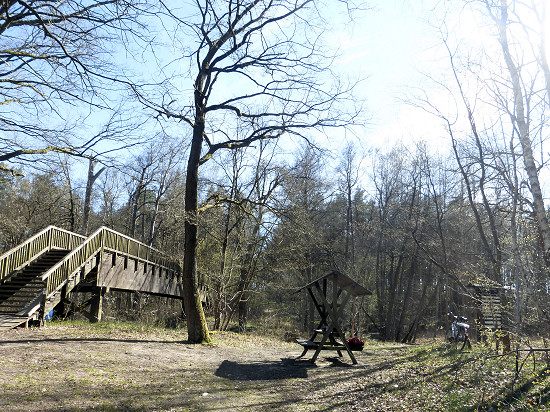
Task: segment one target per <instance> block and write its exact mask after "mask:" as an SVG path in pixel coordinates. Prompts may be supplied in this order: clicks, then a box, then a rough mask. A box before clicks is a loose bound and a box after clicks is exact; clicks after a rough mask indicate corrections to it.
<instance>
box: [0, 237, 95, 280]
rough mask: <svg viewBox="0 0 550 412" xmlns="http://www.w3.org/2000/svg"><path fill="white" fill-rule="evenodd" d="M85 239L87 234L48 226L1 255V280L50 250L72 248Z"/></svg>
mask: <svg viewBox="0 0 550 412" xmlns="http://www.w3.org/2000/svg"><path fill="white" fill-rule="evenodd" d="M85 239H86V237H85V236H81V235H78V234H76V233H72V232H69V231H68V230H64V229H60V228H58V227H55V226H48V227H47V228H46V229H44V230H43V231H42V232H40V233H37V234H36V235H34V236H32V237H31V238H29V239H27V240H26V241H25V242H23V243H21V244H20V245H19V246H17V247H15V248H13V249H11V250H9V251H7V252H6V253H4V254H3V255H2V256H0V281H1V280H2V279H4V278H6V277H8V276H9V275H10V274H12V273H13V272H15V271H16V270H19V269H21V268H23V267H24V266H26V265H27V264H28V263H29V262H31V261H32V260H34V259H35V258H37V257H38V256H40V255H41V254H42V253H44V252H46V251H48V250H51V249H64V250H71V249H74V248H75V247H77V246H78V245H80V244H81V243H82V242H84V240H85Z"/></svg>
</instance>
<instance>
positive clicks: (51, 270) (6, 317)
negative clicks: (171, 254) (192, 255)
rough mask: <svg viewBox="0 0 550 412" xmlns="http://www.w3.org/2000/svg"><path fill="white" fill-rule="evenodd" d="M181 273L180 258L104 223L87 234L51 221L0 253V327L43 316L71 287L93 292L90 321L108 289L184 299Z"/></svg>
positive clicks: (60, 302) (98, 314)
mask: <svg viewBox="0 0 550 412" xmlns="http://www.w3.org/2000/svg"><path fill="white" fill-rule="evenodd" d="M180 273H181V269H180V266H179V264H178V262H176V261H174V260H172V259H169V258H168V257H167V256H165V255H163V254H162V253H161V252H159V251H158V250H156V249H153V248H151V247H149V246H147V245H145V244H143V243H141V242H138V241H137V240H135V239H132V238H129V237H127V236H124V235H122V234H120V233H117V232H115V231H113V230H111V229H108V228H106V227H102V228H100V229H98V230H97V231H96V232H95V233H93V234H92V235H91V236H89V237H87V238H86V237H84V236H81V235H78V234H76V233H72V232H69V231H66V230H63V229H59V228H56V227H54V226H50V227H48V228H46V229H45V230H43V231H42V232H40V233H38V234H37V235H35V236H33V237H31V238H30V239H28V240H27V241H25V242H24V243H22V244H21V245H19V246H17V247H15V248H14V249H12V250H10V251H8V252H6V253H4V254H3V255H2V256H0V331H1V330H6V329H11V328H14V327H17V326H19V325H22V324H28V322H29V321H43V320H44V316H45V314H47V313H49V312H50V311H51V310H52V309H54V308H56V307H58V305H63V304H64V303H65V301H66V297H67V294H68V293H69V292H71V291H73V290H82V291H87V292H92V296H93V297H92V299H91V300H90V301H89V304H90V312H89V317H90V320H92V321H98V320H100V319H101V306H102V300H103V295H104V294H105V292H106V291H108V290H110V289H113V290H127V291H139V292H143V293H149V294H155V295H161V296H168V297H173V298H178V299H182V298H183V293H182V288H181V283H180V281H179V278H180ZM75 288H77V289H75Z"/></svg>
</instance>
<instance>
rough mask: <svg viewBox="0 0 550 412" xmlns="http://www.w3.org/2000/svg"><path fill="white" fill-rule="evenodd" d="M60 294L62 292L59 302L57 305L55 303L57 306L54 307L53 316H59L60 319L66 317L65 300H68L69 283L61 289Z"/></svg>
mask: <svg viewBox="0 0 550 412" xmlns="http://www.w3.org/2000/svg"><path fill="white" fill-rule="evenodd" d="M60 294H61V296H60V300H59V303H58V304H57V305H55V307H54V308H53V316H52V317H56V318H59V319H64V318H65V308H66V305H65V302H66V300H67V285H65V286H63V288H62V289H61V291H60Z"/></svg>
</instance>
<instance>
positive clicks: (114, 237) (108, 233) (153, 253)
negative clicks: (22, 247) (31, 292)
mask: <svg viewBox="0 0 550 412" xmlns="http://www.w3.org/2000/svg"><path fill="white" fill-rule="evenodd" d="M102 250H108V251H111V252H115V253H117V254H122V255H124V256H127V257H129V258H131V259H135V260H138V261H140V262H143V263H144V264H146V265H153V266H154V267H155V268H157V269H159V270H163V271H166V272H167V274H168V275H169V276H176V275H177V274H179V273H180V267H179V265H178V263H177V262H175V261H174V260H170V259H169V258H168V257H166V256H165V255H163V254H162V253H161V252H160V251H158V250H156V249H153V248H152V247H149V246H147V245H146V244H144V243H141V242H138V241H137V240H135V239H132V238H130V237H128V236H125V235H123V234H121V233H118V232H115V231H114V230H111V229H109V228H106V227H102V228H100V229H98V230H97V231H96V232H95V233H94V234H92V235H91V236H90V237H88V239H86V241H84V242H83V243H82V244H81V245H80V246H78V247H77V248H76V249H74V250H73V251H72V252H70V253H69V254H68V255H67V256H65V258H63V260H61V261H60V262H59V263H57V264H56V265H55V266H53V267H52V268H51V269H50V270H48V271H47V272H46V273H44V275H42V280H44V281H46V296H47V297H49V296H50V295H51V294H52V293H54V292H56V291H57V290H58V289H59V288H61V287H62V286H63V285H64V284H65V282H66V281H67V280H68V279H69V278H71V277H72V276H73V274H74V273H75V272H76V271H78V270H79V269H80V268H81V267H83V265H85V264H86V263H87V262H88V261H90V259H92V258H93V257H94V256H95V255H96V254H97V253H98V252H100V251H102Z"/></svg>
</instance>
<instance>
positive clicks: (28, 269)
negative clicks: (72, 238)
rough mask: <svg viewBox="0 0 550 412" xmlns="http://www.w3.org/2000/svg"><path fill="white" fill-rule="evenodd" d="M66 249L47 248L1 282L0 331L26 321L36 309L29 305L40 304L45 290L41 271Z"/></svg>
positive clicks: (58, 260) (61, 256)
mask: <svg viewBox="0 0 550 412" xmlns="http://www.w3.org/2000/svg"><path fill="white" fill-rule="evenodd" d="M68 253H69V251H68V250H63V249H52V250H49V251H47V252H45V253H43V254H42V255H41V256H40V257H38V259H36V260H34V261H33V262H31V263H30V264H28V265H27V266H25V267H24V268H22V269H20V270H18V271H16V272H15V273H13V274H12V275H11V276H10V277H9V278H7V279H6V280H5V281H4V282H3V283H2V284H1V285H0V332H1V331H2V330H6V329H12V328H14V327H17V326H19V325H21V324H23V323H28V321H29V320H31V319H33V318H34V317H35V316H34V315H35V313H36V311H33V310H32V309H33V308H34V307H35V306H37V305H40V303H41V301H42V296H43V294H44V282H43V281H42V275H43V274H44V273H45V272H46V271H48V270H49V269H51V268H52V267H53V266H54V265H55V264H57V263H58V262H60V261H61V260H62V259H63V258H64V257H65V256H66V255H67V254H68ZM30 312H34V313H30Z"/></svg>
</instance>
